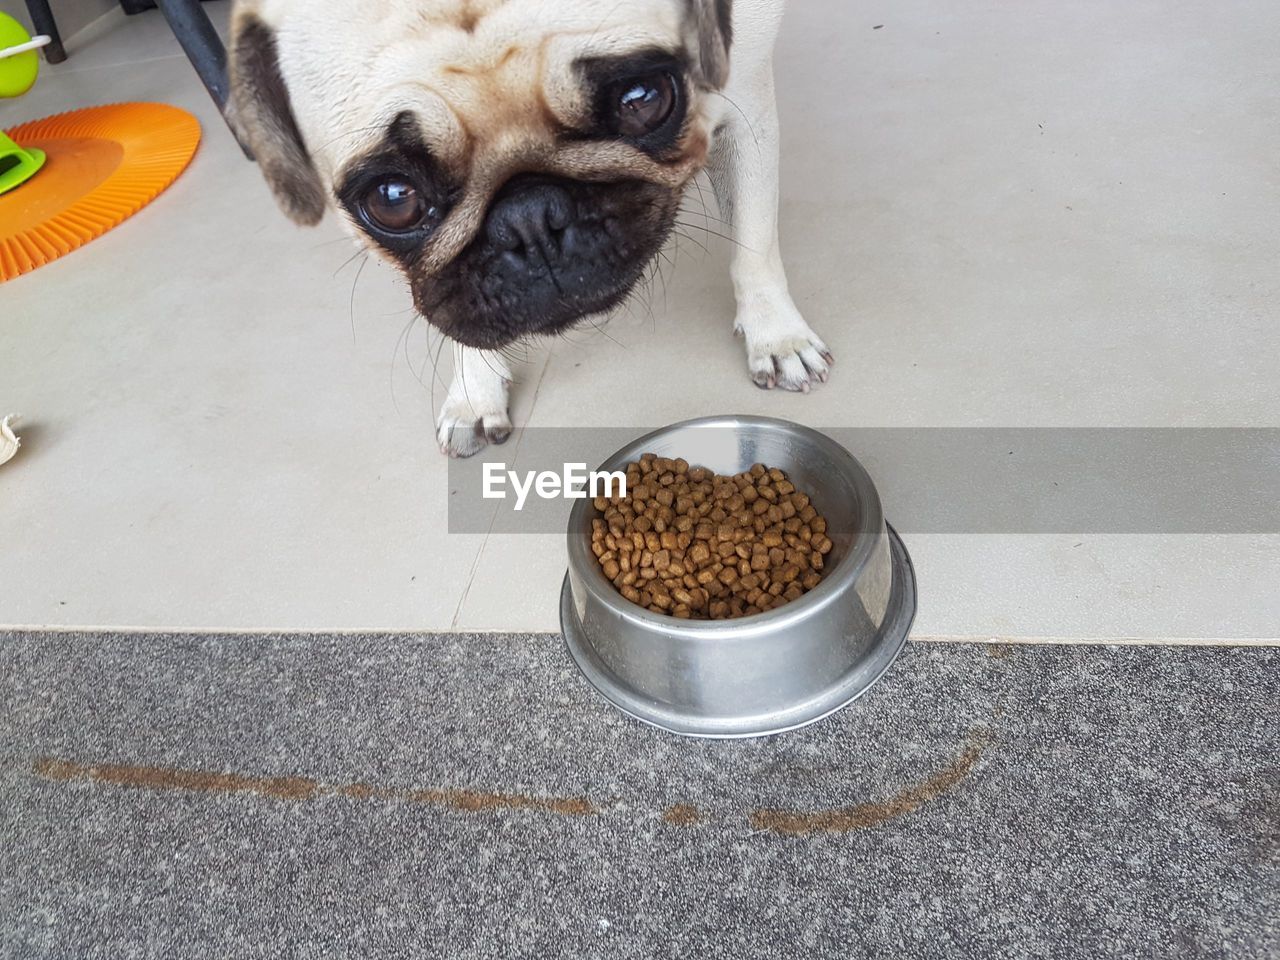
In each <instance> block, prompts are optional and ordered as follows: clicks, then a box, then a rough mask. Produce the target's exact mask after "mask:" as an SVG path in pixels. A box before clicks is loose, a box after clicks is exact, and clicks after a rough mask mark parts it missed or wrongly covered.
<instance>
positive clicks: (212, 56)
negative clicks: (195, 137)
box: [156, 0, 253, 160]
mask: <svg viewBox="0 0 1280 960" xmlns="http://www.w3.org/2000/svg"><path fill="white" fill-rule="evenodd" d="M156 2H157V4H158V5H159V7H160V12H161V13H163V14H164V18H165V19H166V20H167V21H169V27H170V29H172V30H173V35H174V36H175V37H177V39H178V43H179V44H180V45H181V46H182V49H183V51H184V52H185V53H186V55H187V59H188V60H190V61H191V66H193V67H195V70H196V73H197V74H198V75H199V76H200V80H201V82H202V83H203V84H204V88H205V89H206V90H208V91H209V96H211V97H212V98H213V102H214V103H216V104H217V105H218V110H219V111H220V112H221V113H222V115H223V116H224V117H225V116H226V113H227V95H228V93H229V91H230V86H229V83H228V80H227V48H226V47H224V46H223V45H222V38H221V37H220V36H218V31H217V30H215V29H213V24H212V23H211V22H210V21H209V15H208V14H206V13H205V12H204V9H203V8H202V7H201V6H200V0H156ZM231 132H232V134H233V135H235V130H234V129H232V131H231ZM236 140H237V141H239V140H240V138H239V136H238V135H236ZM240 149H241V150H243V151H244V155H245V156H246V157H248V158H249V159H250V160H252V159H253V154H252V153H250V152H249V148H248V147H247V146H245V145H244V143H243V142H240Z"/></svg>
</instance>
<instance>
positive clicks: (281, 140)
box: [227, 9, 325, 226]
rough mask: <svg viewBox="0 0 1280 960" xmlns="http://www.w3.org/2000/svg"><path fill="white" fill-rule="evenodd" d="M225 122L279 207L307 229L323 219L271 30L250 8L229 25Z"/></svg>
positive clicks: (315, 180) (320, 199) (319, 190)
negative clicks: (255, 163) (251, 158)
mask: <svg viewBox="0 0 1280 960" xmlns="http://www.w3.org/2000/svg"><path fill="white" fill-rule="evenodd" d="M230 61H231V65H230V74H231V96H230V102H229V103H228V106H227V119H228V120H229V121H230V122H231V124H232V126H233V127H234V128H235V129H236V130H238V131H239V133H240V136H241V138H242V139H243V140H244V142H245V143H246V144H247V145H248V147H249V149H250V150H252V151H253V155H254V158H255V159H256V160H257V161H258V166H259V167H261V168H262V175H263V176H264V177H266V180H267V183H268V184H269V185H270V186H271V189H272V190H273V191H274V192H275V195H276V201H277V202H278V203H279V204H280V208H281V209H282V210H284V212H285V213H286V214H288V215H289V217H290V218H291V219H292V220H294V221H295V222H297V223H302V224H306V225H308V226H310V225H312V224H316V223H319V222H320V218H321V217H322V216H324V208H325V195H324V187H323V186H322V184H321V183H320V177H319V175H318V174H317V173H316V168H315V165H314V164H313V163H312V162H311V155H310V154H309V153H307V147H306V144H304V143H303V141H302V134H301V133H300V132H299V131H298V122H297V120H296V119H294V115H293V108H292V106H291V105H290V103H289V88H288V87H287V86H286V85H285V82H284V77H283V76H282V75H281V73H280V60H279V57H278V55H277V51H276V35H275V31H274V30H272V29H271V28H270V27H268V26H267V25H266V24H265V23H263V22H262V20H261V19H259V17H258V16H257V15H256V14H254V13H253V12H252V11H250V10H246V9H240V10H239V11H237V15H236V17H235V20H234V22H233V24H232V35H231V56H230Z"/></svg>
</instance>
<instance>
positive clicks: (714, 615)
mask: <svg viewBox="0 0 1280 960" xmlns="http://www.w3.org/2000/svg"><path fill="white" fill-rule="evenodd" d="M626 474H627V495H626V496H625V497H623V496H617V495H615V496H612V497H596V498H595V500H594V504H595V508H596V509H597V510H598V511H600V516H599V517H597V518H595V519H594V520H592V521H591V551H592V553H594V554H595V555H596V559H597V560H598V561H599V563H600V569H601V570H603V571H604V575H605V576H606V577H607V578H608V579H609V581H610V582H611V583H612V584H613V585H614V586H615V587H617V588H618V591H619V592H620V593H621V594H622V595H623V596H624V597H626V598H627V599H628V600H630V601H631V602H632V603H638V604H640V605H641V606H642V607H647V608H648V609H650V610H652V611H654V612H655V613H665V614H669V615H671V616H676V617H681V618H685V619H694V620H727V619H732V618H735V617H746V616H750V615H751V614H754V613H762V612H764V611H765V610H772V609H774V608H775V607H779V606H781V605H782V604H784V603H789V602H790V601H792V600H795V599H796V598H798V597H800V596H802V595H803V594H804V593H806V592H807V591H809V590H812V589H813V588H814V587H816V586H817V585H818V584H819V583H820V582H821V581H822V568H823V564H824V559H823V558H824V557H826V555H827V554H828V553H829V552H830V551H831V540H830V539H829V538H828V537H827V521H826V520H825V519H823V518H822V517H821V516H820V515H819V514H818V511H817V510H815V509H814V508H813V504H811V503H810V502H809V498H808V496H806V495H805V494H803V493H801V492H800V491H798V490H797V489H796V488H795V486H794V485H793V484H792V483H791V481H790V480H788V479H787V475H786V474H785V473H783V472H782V471H781V470H779V469H777V468H776V467H775V468H773V469H770V468H769V467H766V466H765V465H764V464H762V463H757V464H755V465H754V466H752V467H751V469H750V470H747V471H744V472H743V473H739V474H735V475H734V476H731V477H726V476H721V475H719V474H715V473H712V472H711V471H710V470H707V469H706V468H705V467H690V466H689V464H688V463H687V462H685V461H684V460H669V459H667V458H665V457H659V456H656V455H654V454H652V453H646V454H644V455H643V456H641V457H640V461H639V462H638V463H629V464H627V469H626Z"/></svg>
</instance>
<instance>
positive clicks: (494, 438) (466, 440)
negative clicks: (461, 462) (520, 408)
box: [436, 397, 511, 457]
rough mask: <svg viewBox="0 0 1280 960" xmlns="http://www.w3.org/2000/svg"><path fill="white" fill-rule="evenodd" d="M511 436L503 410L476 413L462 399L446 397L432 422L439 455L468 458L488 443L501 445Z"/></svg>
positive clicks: (508, 423) (507, 418) (509, 422)
mask: <svg viewBox="0 0 1280 960" xmlns="http://www.w3.org/2000/svg"><path fill="white" fill-rule="evenodd" d="M510 436H511V418H510V417H509V416H508V415H507V411H506V410H505V409H501V410H489V411H485V412H477V411H476V410H475V409H473V408H472V406H471V404H470V403H469V402H468V401H467V400H466V399H455V398H453V397H450V398H449V399H448V400H447V401H445V405H444V409H443V410H441V411H440V416H439V418H438V419H437V420H436V441H437V442H438V443H439V444H440V452H441V453H446V454H448V455H449V456H451V457H470V456H474V455H475V454H477V453H479V452H480V451H481V450H483V449H484V448H485V446H486V445H488V444H490V443H495V444H502V443H506V442H507V438H508V437H510Z"/></svg>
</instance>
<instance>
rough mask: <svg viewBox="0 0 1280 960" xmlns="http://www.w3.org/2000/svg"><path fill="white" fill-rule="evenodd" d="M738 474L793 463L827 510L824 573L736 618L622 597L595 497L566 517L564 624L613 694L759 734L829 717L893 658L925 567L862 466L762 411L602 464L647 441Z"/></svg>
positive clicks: (677, 726)
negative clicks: (599, 550) (791, 594)
mask: <svg viewBox="0 0 1280 960" xmlns="http://www.w3.org/2000/svg"><path fill="white" fill-rule="evenodd" d="M646 452H653V453H656V454H657V455H658V456H660V457H671V458H676V457H683V458H684V459H686V460H688V461H689V463H691V464H694V465H696V466H704V467H709V468H711V469H712V470H714V471H716V472H717V473H722V474H732V473H738V472H739V471H742V470H746V469H747V468H748V467H750V466H751V464H753V463H757V462H759V463H764V464H767V465H768V466H771V467H780V468H781V469H783V470H785V471H786V472H787V474H788V475H789V476H790V478H791V479H792V481H793V482H794V483H795V484H796V486H797V487H798V488H799V489H801V490H804V491H805V492H807V493H808V494H809V495H810V496H811V498H812V501H813V504H814V506H816V507H817V508H818V510H819V511H820V512H821V513H822V514H823V515H824V516H825V517H826V518H827V523H828V530H827V534H828V536H829V537H830V538H831V540H832V541H833V544H834V546H833V547H832V551H831V554H830V555H829V556H828V558H827V565H826V570H825V572H824V579H823V581H822V582H821V583H820V584H818V586H817V587H815V588H814V589H813V590H811V591H809V592H808V593H806V594H805V595H804V596H802V597H800V598H799V599H798V600H794V601H792V602H791V603H788V604H785V605H783V606H781V607H779V608H778V609H776V610H769V611H766V612H765V613H761V614H757V615H756V616H751V617H743V618H741V619H738V620H721V621H703V620H678V619H676V618H675V617H669V616H666V615H663V614H656V613H652V612H650V611H649V610H646V609H644V608H643V607H640V606H638V605H636V604H632V603H630V602H629V601H627V600H625V599H624V598H623V597H622V595H621V594H619V593H618V592H617V590H615V589H614V587H613V585H612V584H611V583H609V581H608V580H606V579H605V576H604V573H603V572H602V571H601V570H600V567H599V565H598V564H597V563H596V559H595V556H594V555H593V554H592V553H591V520H592V518H593V517H594V516H596V511H595V508H594V507H593V506H592V504H591V501H590V500H578V501H577V502H576V503H575V504H574V508H573V511H572V513H571V515H570V518H569V535H568V547H569V572H568V574H567V575H566V576H565V581H564V588H563V590H562V591H561V595H560V626H561V629H562V630H563V632H564V637H565V641H566V642H567V643H568V646H569V652H570V654H572V656H573V659H574V660H575V661H576V662H577V664H578V667H579V668H580V669H581V670H582V673H583V674H584V675H585V676H586V678H587V680H588V681H590V683H591V684H592V685H593V686H594V687H595V688H596V689H597V690H599V691H600V692H601V693H602V694H604V696H605V697H606V698H607V699H608V700H610V701H611V702H612V703H613V704H614V705H615V706H617V707H619V708H620V709H622V710H624V711H626V712H627V713H629V714H631V715H632V716H634V717H637V718H639V719H640V720H644V721H645V722H647V723H651V724H654V725H656V726H659V727H662V728H663V729H666V730H670V731H672V732H673V733H681V734H687V735H690V736H699V737H751V736H763V735H766V734H771V733H780V732H782V731H784V730H790V729H792V728H794V727H799V726H803V725H804V724H807V723H812V722H814V721H815V720H820V719H821V718H822V717H825V716H827V715H828V714H830V713H832V712H834V711H836V710H839V709H840V708H841V707H843V706H845V705H846V704H848V703H849V702H850V701H852V700H854V699H855V698H856V697H858V696H859V695H860V694H862V693H863V692H865V691H866V690H867V688H868V687H870V686H871V685H872V684H873V683H875V681H876V680H877V679H878V678H879V677H880V676H881V674H883V673H884V672H885V670H887V669H888V667H889V665H890V664H891V663H892V662H893V660H894V658H895V657H896V656H897V655H898V652H899V651H900V650H901V649H902V646H903V644H904V643H905V642H906V639H907V632H908V630H909V629H910V626H911V620H912V618H913V617H914V616H915V609H916V588H915V574H914V572H913V571H912V569H911V561H910V558H909V557H908V556H907V551H906V550H905V548H904V547H903V545H902V541H901V540H899V539H898V536H897V534H895V533H894V532H893V530H892V529H891V528H889V527H888V525H887V524H886V523H885V520H884V514H883V513H882V512H881V508H880V497H879V495H878V494H877V493H876V489H875V486H874V485H873V484H872V482H871V478H870V477H869V476H868V475H867V472H866V470H864V469H863V468H862V465H861V464H860V463H858V461H857V460H855V459H854V458H853V457H852V456H851V455H850V454H849V452H848V451H847V450H845V449H844V448H843V447H842V446H840V445H839V444H838V443H836V442H835V441H833V440H831V439H830V438H828V437H826V436H823V435H822V434H820V433H818V432H817V431H815V430H810V429H809V428H807V427H802V426H799V425H798V424H794V423H788V422H786V421H784V420H772V419H768V418H764V417H708V418H704V419H700V420H689V421H686V422H684V423H678V424H675V425H674V426H671V427H667V428H665V429H662V430H658V431H655V432H653V433H650V434H648V435H647V436H644V437H641V438H640V439H639V440H636V441H635V442H634V443H631V444H628V445H627V446H626V447H624V448H623V449H621V450H619V451H618V452H617V453H615V454H614V455H613V456H612V457H610V458H609V459H608V460H607V461H606V462H605V463H604V464H602V465H601V469H604V470H619V469H622V468H623V467H624V465H625V464H626V463H628V462H629V461H632V460H637V459H639V457H640V455H641V454H642V453H646Z"/></svg>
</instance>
